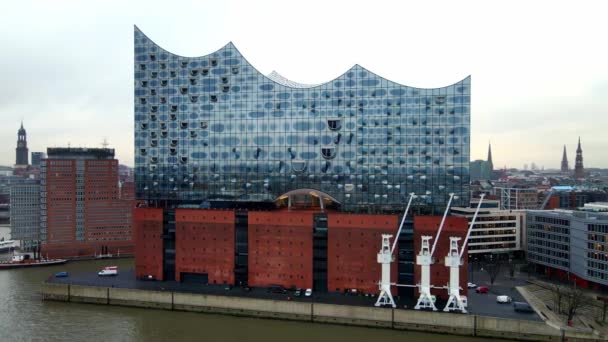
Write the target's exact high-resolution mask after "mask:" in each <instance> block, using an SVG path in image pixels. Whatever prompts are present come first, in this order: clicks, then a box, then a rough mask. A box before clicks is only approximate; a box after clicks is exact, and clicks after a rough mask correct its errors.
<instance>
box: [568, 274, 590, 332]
mask: <svg viewBox="0 0 608 342" xmlns="http://www.w3.org/2000/svg"><path fill="white" fill-rule="evenodd" d="M564 299H565V306H564V311H565V312H564V313H565V314H566V316H567V317H568V322H570V321H572V319H573V318H574V316H575V315H576V312H577V310H579V309H581V308H584V307H586V306H588V305H589V298H588V297H587V295H585V293H584V292H583V290H581V289H580V288H579V287H578V286H577V284H576V281H572V282H570V283H569V284H568V286H567V287H566V291H565V292H564Z"/></svg>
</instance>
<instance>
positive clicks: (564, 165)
mask: <svg viewBox="0 0 608 342" xmlns="http://www.w3.org/2000/svg"><path fill="white" fill-rule="evenodd" d="M569 169H570V167H569V166H568V154H567V153H566V145H564V154H563V156H562V172H563V173H568V171H569Z"/></svg>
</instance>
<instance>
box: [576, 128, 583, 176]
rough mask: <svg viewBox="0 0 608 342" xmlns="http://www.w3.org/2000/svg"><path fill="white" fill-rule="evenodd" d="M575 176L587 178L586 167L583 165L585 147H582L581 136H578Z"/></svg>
mask: <svg viewBox="0 0 608 342" xmlns="http://www.w3.org/2000/svg"><path fill="white" fill-rule="evenodd" d="M574 178H577V179H579V178H585V168H584V167H583V149H582V148H581V137H578V147H577V148H576V160H575V164H574Z"/></svg>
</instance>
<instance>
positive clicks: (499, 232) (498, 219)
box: [450, 200, 526, 256]
mask: <svg viewBox="0 0 608 342" xmlns="http://www.w3.org/2000/svg"><path fill="white" fill-rule="evenodd" d="M484 204H486V203H485V201H484V202H482V205H484ZM487 204H488V205H489V206H496V205H497V204H498V201H491V200H490V201H488V203H487ZM476 207H477V205H476V203H475V204H474V205H473V204H472V205H471V207H469V208H463V207H452V209H451V212H450V213H451V215H453V216H459V217H465V218H467V220H468V222H469V223H470V222H471V220H472V219H473V215H475V210H476ZM525 219H526V213H525V211H523V210H501V209H499V208H497V207H493V208H491V207H490V208H488V207H486V208H481V209H480V210H479V213H478V216H477V220H476V222H475V226H474V227H473V230H472V231H471V236H470V238H469V243H468V251H469V256H470V255H472V254H497V253H510V254H515V253H518V252H521V251H522V236H523V237H525V235H522V231H523V230H524V228H525Z"/></svg>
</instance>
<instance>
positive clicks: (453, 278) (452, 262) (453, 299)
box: [443, 194, 485, 313]
mask: <svg viewBox="0 0 608 342" xmlns="http://www.w3.org/2000/svg"><path fill="white" fill-rule="evenodd" d="M484 197H485V194H481V195H480V196H479V203H477V210H475V214H474V215H473V219H472V220H471V223H470V224H469V229H468V230H467V236H466V237H465V239H464V242H463V243H462V248H461V250H460V252H458V241H460V240H461V239H460V238H459V237H453V236H451V237H450V251H449V252H448V255H447V256H446V257H445V266H446V267H449V268H450V283H449V284H448V287H447V288H448V294H449V296H450V297H449V298H448V302H447V304H446V305H445V308H444V309H443V311H445V312H450V311H454V312H461V313H466V312H467V310H466V309H465V307H464V303H463V301H462V297H461V296H460V290H461V288H460V266H461V265H462V255H463V254H464V251H465V250H466V248H467V242H468V241H469V237H470V236H471V231H472V230H473V226H474V225H475V221H476V220H477V214H479V209H480V208H481V202H483V198H484Z"/></svg>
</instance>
